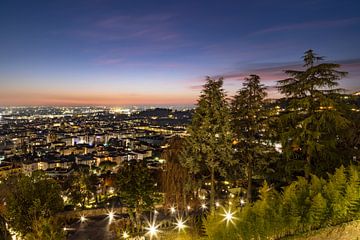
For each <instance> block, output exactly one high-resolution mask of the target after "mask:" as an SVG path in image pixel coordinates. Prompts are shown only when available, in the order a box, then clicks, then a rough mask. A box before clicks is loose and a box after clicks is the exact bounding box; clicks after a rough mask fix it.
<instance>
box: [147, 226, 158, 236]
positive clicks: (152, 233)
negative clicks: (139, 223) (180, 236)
mask: <svg viewBox="0 0 360 240" xmlns="http://www.w3.org/2000/svg"><path fill="white" fill-rule="evenodd" d="M145 229H146V230H147V231H148V232H147V234H148V235H150V238H153V237H156V236H157V233H158V232H159V230H158V226H156V225H155V223H153V224H150V225H149V227H147V228H145Z"/></svg>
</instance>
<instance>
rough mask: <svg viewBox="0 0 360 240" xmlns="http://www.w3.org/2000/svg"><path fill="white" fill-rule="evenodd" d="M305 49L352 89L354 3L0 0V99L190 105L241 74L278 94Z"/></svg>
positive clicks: (358, 75)
mask: <svg viewBox="0 0 360 240" xmlns="http://www.w3.org/2000/svg"><path fill="white" fill-rule="evenodd" d="M309 48H312V49H314V50H315V51H316V52H317V53H319V54H320V55H323V56H325V57H326V59H327V60H328V61H332V62H337V63H340V64H342V65H343V68H342V69H343V70H346V71H349V76H348V77H347V78H345V79H343V80H342V81H341V87H343V88H346V89H347V90H348V91H350V92H351V91H358V90H360V1H358V0H353V1H352V0H343V1H334V0H302V1H297V0H274V1H270V0H254V1H242V0H237V1H226V0H223V1H219V0H218V1H210V0H206V1H205V0H204V1H201V0H189V1H185V0H182V1H179V0H176V1H172V0H164V1H157V0H142V1H140V0H113V1H111V0H78V1H76V0H71V1H70V0H69V1H68V0H61V1H58V0H46V1H40V0H33V1H30V0H23V1H18V0H2V1H0V105H2V106H4V105H138V104H139V105H144V104H152V105H153V104H166V105H176V104H193V103H195V101H196V99H197V96H198V95H199V92H200V90H201V86H202V84H203V82H204V78H205V76H207V75H209V76H224V77H225V86H224V87H225V89H226V91H227V92H228V94H229V95H232V94H233V93H234V92H235V91H236V90H237V89H238V88H240V87H241V83H242V79H243V78H244V77H245V76H246V75H248V74H250V73H255V74H258V75H260V77H261V78H262V80H263V83H264V84H266V85H267V86H269V97H278V96H279V95H278V94H277V92H276V90H275V89H274V86H275V81H276V80H279V79H282V78H284V77H285V76H284V75H283V73H282V71H283V70H285V69H289V68H290V69H292V68H299V67H300V66H301V56H302V54H303V52H304V51H305V50H307V49H309Z"/></svg>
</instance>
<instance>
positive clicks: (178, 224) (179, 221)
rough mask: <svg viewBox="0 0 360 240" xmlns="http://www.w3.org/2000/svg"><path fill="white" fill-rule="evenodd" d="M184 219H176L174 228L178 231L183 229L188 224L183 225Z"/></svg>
mask: <svg viewBox="0 0 360 240" xmlns="http://www.w3.org/2000/svg"><path fill="white" fill-rule="evenodd" d="M185 222H186V221H183V220H182V218H179V219H176V223H175V229H178V230H179V232H180V231H183V230H185V228H187V227H188V226H186V225H185Z"/></svg>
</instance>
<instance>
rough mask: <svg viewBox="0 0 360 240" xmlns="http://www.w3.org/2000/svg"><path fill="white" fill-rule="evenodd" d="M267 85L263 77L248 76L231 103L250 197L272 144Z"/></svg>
mask: <svg viewBox="0 0 360 240" xmlns="http://www.w3.org/2000/svg"><path fill="white" fill-rule="evenodd" d="M265 90H266V88H265V87H264V85H263V84H261V83H260V77H259V76H257V75H250V76H249V77H248V78H245V82H244V83H243V88H241V89H240V90H239V91H238V92H237V94H236V95H235V96H234V99H233V100H232V102H231V112H232V125H233V131H234V133H235V137H236V141H235V142H236V144H235V158H236V159H237V161H238V162H239V163H240V166H241V168H242V169H244V170H245V173H246V176H247V200H248V201H249V202H251V200H252V194H251V193H252V181H253V174H254V171H256V170H257V171H258V170H259V169H262V168H263V167H264V166H265V165H266V164H267V161H266V156H265V154H266V153H268V152H269V150H270V148H271V147H270V146H269V144H268V142H266V136H267V134H268V132H269V128H268V124H267V115H268V114H267V112H268V111H267V110H266V109H265V108H264V98H265V97H266V95H267V94H266V92H265Z"/></svg>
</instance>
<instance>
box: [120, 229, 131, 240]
mask: <svg viewBox="0 0 360 240" xmlns="http://www.w3.org/2000/svg"><path fill="white" fill-rule="evenodd" d="M122 237H123V238H124V239H127V238H129V237H130V235H129V234H128V233H127V232H126V231H125V232H123V234H122Z"/></svg>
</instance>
